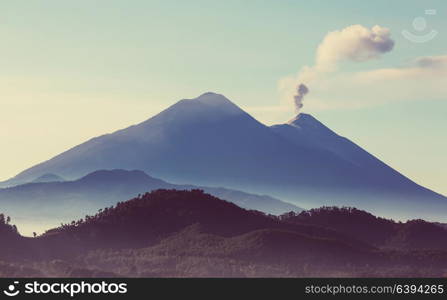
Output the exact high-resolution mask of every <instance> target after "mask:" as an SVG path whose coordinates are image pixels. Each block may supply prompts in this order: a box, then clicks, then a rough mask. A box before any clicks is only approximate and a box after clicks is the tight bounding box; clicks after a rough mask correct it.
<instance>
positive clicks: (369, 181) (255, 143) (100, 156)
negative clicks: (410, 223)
mask: <svg viewBox="0 0 447 300" xmlns="http://www.w3.org/2000/svg"><path fill="white" fill-rule="evenodd" d="M316 137H318V138H316ZM100 169H127V170H134V169H140V170H143V171H145V172H147V173H149V174H152V175H154V176H155V177H159V178H163V179H165V180H168V181H170V182H173V183H181V184H184V183H187V184H194V185H199V186H202V185H203V186H216V185H219V186H225V187H227V188H231V189H237V190H243V191H247V192H250V193H257V194H259V193H260V194H268V195H272V196H273V197H277V198H281V199H284V200H286V201H289V202H294V203H300V204H302V205H304V206H305V207H307V208H310V207H317V206H322V205H349V206H356V207H359V208H362V209H367V210H370V211H372V212H374V213H377V214H380V215H384V216H390V215H391V216H396V217H398V218H414V217H424V218H430V219H431V220H433V218H438V219H439V220H440V221H442V220H444V219H445V214H443V213H442V211H445V210H446V209H447V198H445V197H444V196H442V195H440V194H437V193H434V192H433V191H430V190H429V189H426V188H424V187H422V186H419V185H417V184H416V183H414V182H413V181H411V180H409V179H408V178H406V177H405V176H403V175H402V174H400V173H399V172H397V171H396V170H394V169H392V168H390V167H389V166H388V165H386V164H385V163H383V162H381V161H380V160H378V159H377V158H375V157H374V156H372V155H371V154H369V153H368V152H366V151H365V150H363V149H362V148H360V147H359V146H357V145H356V144H354V143H352V142H351V141H349V140H348V139H346V138H344V137H341V136H339V135H337V134H335V133H334V132H333V131H331V130H330V129H329V128H328V127H326V126H324V125H323V124H322V123H320V122H319V121H317V120H316V119H315V118H313V117H311V116H309V115H304V114H303V115H301V116H300V117H299V118H297V119H296V120H293V121H292V125H291V124H282V125H277V126H271V127H267V126H265V125H264V124H262V123H260V122H258V121H257V120H256V119H254V118H253V117H251V116H250V115H249V114H248V113H246V112H244V111H243V110H242V109H240V108H239V107H237V106H236V105H235V104H233V103H232V102H231V101H230V100H228V99H227V98H225V97H224V96H223V95H219V94H214V93H205V94H202V95H201V96H199V97H198V98H195V99H184V100H181V101H179V102H177V103H176V104H174V105H172V106H170V107H169V108H167V109H165V110H164V111H162V112H161V113H159V114H157V115H155V116H153V117H152V118H150V119H148V120H146V121H144V122H142V123H140V124H137V125H134V126H131V127H128V128H125V129H122V130H119V131H116V132H114V133H112V134H108V135H103V136H100V137H97V138H94V139H91V140H89V141H87V142H85V143H83V144H80V145H78V146H76V147H74V148H72V149H70V150H68V151H66V152H64V153H61V154H60V155H58V156H56V157H54V158H53V159H50V160H48V161H46V162H44V163H41V164H39V165H36V166H34V167H32V168H30V169H27V170H25V171H23V172H21V173H20V174H18V175H17V176H16V177H15V178H14V179H13V180H12V181H14V180H15V181H16V182H19V181H24V180H25V181H26V180H28V179H29V178H35V177H37V176H38V175H40V174H43V173H55V174H59V175H60V176H62V177H64V178H67V179H71V180H73V179H74V178H78V177H81V176H84V175H86V174H88V173H90V172H93V171H95V170H100ZM419 214H421V215H419Z"/></svg>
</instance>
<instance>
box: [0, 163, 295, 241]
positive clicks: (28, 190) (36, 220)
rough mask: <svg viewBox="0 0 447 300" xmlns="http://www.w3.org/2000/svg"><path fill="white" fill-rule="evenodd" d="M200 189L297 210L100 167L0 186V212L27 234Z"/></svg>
mask: <svg viewBox="0 0 447 300" xmlns="http://www.w3.org/2000/svg"><path fill="white" fill-rule="evenodd" d="M161 188H164V189H178V190H191V189H198V188H200V189H202V190H205V191H206V192H207V193H210V194H212V195H215V196H217V197H220V198H221V199H225V200H228V201H231V202H234V203H236V204H237V205H239V206H240V207H244V208H247V209H255V210H259V211H263V212H265V213H273V214H281V213H284V212H286V211H290V210H293V211H301V209H300V208H299V207H297V206H295V205H293V204H289V203H287V202H283V201H281V200H278V199H275V198H273V197H270V196H266V195H262V196H261V195H255V194H249V193H245V192H241V191H237V190H230V189H226V188H213V187H198V186H193V185H176V184H171V183H168V182H165V181H163V180H160V179H157V178H154V177H151V176H149V175H147V174H146V173H144V172H143V171H138V170H134V171H125V170H100V171H95V172H93V173H90V174H88V175H86V176H84V177H82V178H80V179H78V180H75V181H66V182H48V183H28V184H24V185H18V186H14V187H11V188H6V189H0V205H1V209H2V211H4V212H6V213H8V214H9V215H11V216H12V217H13V218H14V220H16V222H17V223H18V224H19V225H20V228H22V230H25V232H26V233H28V234H30V233H31V232H32V231H35V230H38V231H40V230H41V229H42V228H49V227H53V226H56V225H57V224H60V223H61V222H67V221H69V220H73V219H77V218H80V217H82V216H84V215H85V214H87V213H91V212H92V211H97V210H98V209H100V208H103V207H105V206H110V205H114V204H116V202H118V201H123V200H126V199H129V198H131V197H134V196H136V195H138V194H141V193H145V192H149V191H152V190H156V189H161Z"/></svg>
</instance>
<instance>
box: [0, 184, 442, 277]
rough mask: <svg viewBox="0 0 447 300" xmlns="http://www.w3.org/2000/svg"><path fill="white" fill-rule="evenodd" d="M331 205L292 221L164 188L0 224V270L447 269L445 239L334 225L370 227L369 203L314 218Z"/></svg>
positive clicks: (253, 272) (214, 273)
mask: <svg viewBox="0 0 447 300" xmlns="http://www.w3.org/2000/svg"><path fill="white" fill-rule="evenodd" d="M330 212H335V213H334V214H333V215H334V216H335V217H334V218H329V220H330V222H329V223H328V224H325V226H320V225H316V224H313V223H312V224H310V223H307V224H306V223H305V222H301V221H302V220H300V222H295V223H294V222H291V220H287V219H284V218H279V217H275V216H267V215H265V214H262V213H260V212H256V211H248V210H245V209H242V208H240V207H238V206H236V205H235V204H233V203H230V202H227V201H223V200H220V199H218V198H216V197H213V196H211V195H209V194H206V193H204V192H203V191H201V190H192V191H178V190H157V191H153V192H151V193H146V194H144V195H140V196H138V197H136V198H134V199H131V200H128V201H125V202H120V203H118V204H117V205H116V206H114V207H107V208H105V209H103V210H101V211H99V212H98V213H97V214H95V215H91V216H86V217H85V218H83V219H82V220H78V221H73V222H71V223H69V224H63V225H62V226H60V227H57V228H54V229H52V230H49V231H47V232H46V233H45V234H43V235H41V236H38V237H36V238H24V237H21V236H20V235H18V234H17V232H15V230H14V228H13V227H11V226H10V225H7V224H0V241H2V242H4V241H6V242H7V245H6V247H9V248H8V252H4V251H3V247H2V249H0V267H1V268H0V276H9V277H10V276H12V275H15V276H18V277H24V276H38V277H42V276H50V277H58V276H63V277H110V276H112V277H113V276H120V277H123V276H130V277H191V276H192V277H201V276H207V277H210V276H211V277H220V276H224V277H230V276H231V277H259V276H261V277H299V276H307V277H309V276H313V277H315V276H317V277H318V276H323V277H332V276H335V277H340V276H369V277H371V276H385V277H393V276H394V277H396V276H397V277H399V276H401V277H402V276H413V277H415V276H416V277H417V276H430V277H433V276H442V275H443V274H445V272H446V271H447V259H446V258H447V249H446V248H438V247H437V246H436V247H435V248H430V247H427V248H426V249H424V250H422V249H421V247H420V245H416V244H411V243H410V244H401V246H402V247H399V245H396V247H395V248H394V249H392V250H386V249H380V248H379V247H376V246H373V245H370V244H368V243H365V242H364V241H361V240H359V239H357V238H355V237H353V236H352V235H351V234H350V233H349V232H347V233H343V232H341V231H337V230H334V229H332V227H334V228H337V227H339V226H338V223H337V222H338V221H339V220H343V219H344V216H345V215H346V214H348V215H353V216H354V218H352V221H354V222H353V223H351V225H352V226H353V227H354V228H355V227H356V226H357V225H358V224H359V228H361V230H363V234H364V235H365V236H367V235H368V234H369V233H370V230H369V228H367V227H364V226H363V225H362V224H364V223H365V222H368V221H371V216H368V215H367V213H364V212H361V213H357V212H353V213H350V212H349V211H348V210H347V209H343V210H340V211H335V210H334V209H332V210H327V209H322V210H321V211H315V213H316V214H317V215H316V218H315V219H314V220H319V219H321V220H323V219H324V218H320V217H319V215H318V214H319V213H323V214H325V213H330ZM340 212H341V213H340ZM337 216H341V217H338V220H337ZM302 217H303V218H307V217H306V216H304V215H302ZM310 217H311V218H312V216H310ZM363 217H366V219H365V220H364V219H363ZM372 217H373V216H372ZM373 218H374V217H373ZM380 222H381V221H379V223H380ZM0 223H1V222H0ZM316 223H318V222H316ZM376 223H377V222H376ZM427 224H428V223H427ZM374 226H375V224H373V227H374ZM435 226H437V225H435ZM2 228H5V230H4V232H3V231H2ZM418 228H419V229H421V230H422V232H425V233H426V234H430V232H431V230H432V229H430V228H428V227H427V226H425V225H424V226H422V227H419V226H418ZM340 229H343V226H341V227H340ZM373 229H374V228H373ZM438 229H440V230H442V229H441V228H439V227H438ZM342 231H343V230H342ZM408 232H414V231H413V230H409V231H408ZM443 232H444V236H445V234H446V233H447V231H445V230H443ZM418 234H419V233H418ZM419 236H420V234H419ZM8 237H9V238H8ZM439 237H441V236H439ZM5 238H6V239H5ZM444 240H445V238H444ZM2 245H3V244H2ZM414 247H415V248H414ZM415 249H416V251H415Z"/></svg>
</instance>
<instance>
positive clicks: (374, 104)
mask: <svg viewBox="0 0 447 300" xmlns="http://www.w3.org/2000/svg"><path fill="white" fill-rule="evenodd" d="M306 2H307V4H304V3H303V1H298V0H294V1H285V0H282V1H273V0H271V1H210V0H207V1H166V0H163V1H148V0H144V1H139V0H132V1H122V0H119V1H115V0H104V1H99V0H77V1H60V0H46V1H44V0H42V1H36V0H14V1H1V2H0V37H1V42H0V44H1V47H0V53H1V55H0V104H1V109H0V141H1V150H0V151H1V152H0V154H1V155H0V180H4V179H7V178H9V177H12V176H13V175H15V174H16V173H18V172H20V171H22V170H23V169H25V168H27V167H30V166H32V165H33V164H35V163H38V162H41V161H43V160H46V159H49V158H51V157H52V156H54V155H56V154H58V153H60V152H62V151H64V150H66V149H68V148H70V147H72V146H75V145H77V144H79V143H81V142H83V141H85V140H86V139H89V138H91V137H94V136H97V135H100V134H103V133H108V132H112V131H114V130H116V129H119V128H122V127H125V126H128V125H131V124H135V123H138V122H141V121H143V120H145V119H147V118H149V117H150V116H152V115H154V114H156V113H157V112H159V111H161V110H162V109H164V108H166V107H167V106H169V105H171V104H173V103H175V102H176V101H178V100H179V99H182V98H194V97H196V96H198V95H200V94H201V93H203V92H206V91H214V92H218V93H222V94H224V95H225V96H227V97H228V98H229V99H231V100H232V101H234V102H235V103H236V104H238V105H239V106H241V107H242V108H244V109H245V110H247V111H248V112H249V113H251V114H252V115H253V116H255V117H256V118H257V119H258V120H260V121H261V122H264V123H266V124H273V123H282V122H286V121H287V120H288V119H290V118H292V117H293V115H294V108H293V105H292V98H291V95H289V93H290V88H291V87H292V88H293V87H294V85H295V83H296V80H298V79H299V78H301V77H302V76H303V73H306V72H307V71H309V70H311V71H312V70H315V69H317V68H318V65H320V63H318V60H319V58H318V57H321V56H322V55H321V52H324V51H320V55H319V54H318V52H317V49H318V47H319V45H320V44H322V42H323V40H325V41H326V44H325V45H326V46H327V47H326V48H325V49H323V50H325V51H328V49H329V50H330V51H332V52H331V53H329V54H327V53H325V55H326V56H325V57H326V58H327V57H329V59H333V60H336V63H335V64H334V65H335V66H333V67H332V68H331V70H329V71H328V70H326V71H323V72H320V71H318V72H319V73H318V76H317V77H316V78H313V79H312V80H311V81H310V84H308V85H309V89H310V93H309V94H308V95H307V96H306V98H305V99H304V108H303V111H304V112H308V113H312V114H313V115H314V116H316V117H317V118H318V119H320V120H321V121H323V122H324V123H325V124H326V125H328V126H329V127H331V128H332V129H334V130H335V131H337V132H338V133H340V134H342V135H344V136H346V137H348V138H350V139H351V140H353V141H355V142H357V143H358V144H359V145H361V146H362V147H364V148H365V149H367V150H368V151H370V152H371V153H373V154H374V155H376V156H378V157H379V158H380V159H382V160H384V161H385V162H386V163H388V164H389V165H391V166H392V167H394V168H396V169H397V170H399V171H401V172H403V173H404V174H405V175H407V176H409V177H410V178H412V179H413V180H415V181H416V182H418V183H420V184H422V185H425V186H427V187H429V188H432V189H434V190H435V191H438V192H441V193H443V194H447V184H446V182H447V170H446V169H447V155H446V153H447V138H446V136H447V134H446V130H447V118H446V113H447V32H445V30H447V29H446V28H447V16H446V15H447V2H446V1H444V0H439V1H403V0H402V1H389V0H386V1H329V0H327V1H306ZM427 9H436V14H433V12H431V13H430V12H429V13H428V14H426V10H427ZM416 17H422V18H423V19H422V18H419V19H417V21H416V22H413V21H414V19H415V18H416ZM424 20H425V21H426V26H425V28H424V26H423V25H424V24H423V21H424ZM356 24H358V25H361V26H362V28H365V29H367V30H372V28H373V26H375V25H378V26H380V28H384V29H386V30H389V32H390V37H389V38H390V39H391V40H392V41H394V47H392V49H386V51H385V50H383V48H374V47H373V46H371V45H370V44H368V43H366V44H361V45H363V46H365V45H366V46H365V47H367V48H366V50H365V49H364V50H365V51H370V52H368V54H371V55H370V56H368V57H358V56H356V54H355V53H354V54H353V53H352V52H351V50H352V49H355V51H357V50H358V51H361V50H362V49H360V48H359V44H358V43H357V42H358V40H356V39H355V38H356V37H355V36H354V37H352V36H350V35H345V36H344V37H343V34H341V30H343V29H345V28H347V27H349V26H351V25H356ZM403 30H408V32H410V33H412V34H413V35H415V36H416V38H417V37H427V38H429V37H431V34H432V33H431V31H432V30H435V31H436V32H437V35H436V36H434V38H432V39H430V40H428V41H425V42H424V43H415V42H414V41H410V40H408V39H407V38H405V37H404V36H403V35H402V31H403ZM337 31H339V32H337ZM330 32H332V34H329V33H330ZM334 32H335V33H334ZM344 32H349V30H347V31H344ZM328 34H329V35H328ZM340 36H341V38H340ZM325 37H327V39H325ZM360 38H361V37H360ZM374 38H375V36H374ZM362 41H363V40H362ZM351 42H352V43H351ZM348 46H349V47H350V48H346V47H348ZM368 47H369V48H368ZM371 47H373V48H371ZM320 48H322V47H320ZM359 49H360V50H359ZM330 51H329V52H330ZM337 51H338V52H337ZM352 51H354V50H352ZM371 51H372V52H371ZM374 51H376V52H374ZM377 51H378V52H377ZM340 53H341V54H340ZM328 55H329V56H328ZM297 78H298V79H297Z"/></svg>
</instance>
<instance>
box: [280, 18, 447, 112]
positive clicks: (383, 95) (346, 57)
mask: <svg viewBox="0 0 447 300" xmlns="http://www.w3.org/2000/svg"><path fill="white" fill-rule="evenodd" d="M393 47H394V41H393V40H392V39H391V33H390V30H389V29H388V28H384V27H381V26H378V25H376V26H374V27H372V28H371V29H368V28H366V27H364V26H362V25H352V26H349V27H346V28H344V29H342V30H338V31H333V32H330V33H328V34H327V35H326V36H325V37H324V39H323V41H322V42H321V43H320V45H319V46H318V49H317V52H316V62H315V65H314V66H305V67H303V68H302V69H301V70H300V71H299V73H298V74H297V75H296V76H289V77H285V78H282V79H281V80H280V81H279V84H278V88H279V91H280V93H281V98H282V102H281V106H285V105H288V106H289V107H290V103H291V102H292V101H293V96H294V94H295V91H296V87H297V85H298V84H300V83H305V84H306V85H307V86H309V89H310V91H311V92H310V93H309V95H307V97H306V105H305V108H306V110H310V111H314V110H325V109H348V108H360V107H365V106H372V105H377V104H381V103H386V102H390V101H403V100H425V99H427V100H435V99H444V100H447V99H446V98H447V97H446V93H447V55H440V56H427V57H420V58H417V59H415V60H414V61H413V62H411V63H410V64H407V65H406V66H403V67H392V68H382V69H376V70H369V71H360V72H342V70H341V71H340V70H338V69H339V68H340V63H341V62H353V63H359V62H363V61H367V60H371V59H377V58H379V57H380V56H381V55H382V54H384V53H387V52H389V51H391V50H392V49H393ZM336 71H337V72H336Z"/></svg>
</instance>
